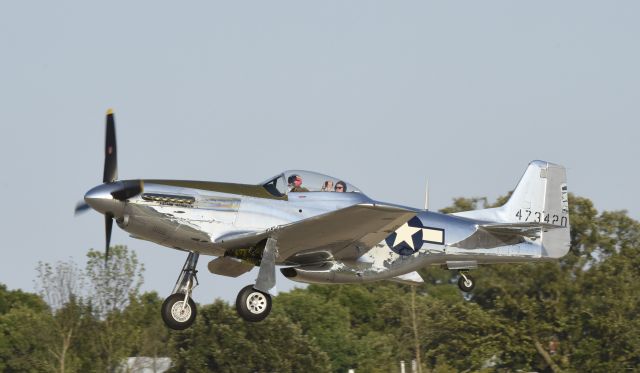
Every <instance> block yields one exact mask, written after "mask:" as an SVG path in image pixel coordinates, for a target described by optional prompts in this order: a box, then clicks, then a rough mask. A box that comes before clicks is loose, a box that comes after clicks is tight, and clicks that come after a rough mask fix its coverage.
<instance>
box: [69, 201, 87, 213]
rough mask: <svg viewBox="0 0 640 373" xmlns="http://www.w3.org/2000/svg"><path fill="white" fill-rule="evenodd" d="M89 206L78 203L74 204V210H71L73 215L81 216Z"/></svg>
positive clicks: (84, 203)
mask: <svg viewBox="0 0 640 373" xmlns="http://www.w3.org/2000/svg"><path fill="white" fill-rule="evenodd" d="M90 208H91V206H89V205H88V204H87V203H86V202H84V201H80V202H78V203H77V204H76V208H75V210H73V215H78V214H82V213H83V212H85V211H87V210H89V209H90Z"/></svg>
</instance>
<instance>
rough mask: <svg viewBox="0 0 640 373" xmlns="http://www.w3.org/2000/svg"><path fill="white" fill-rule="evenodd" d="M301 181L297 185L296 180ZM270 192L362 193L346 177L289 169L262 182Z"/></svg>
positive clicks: (283, 193) (276, 193) (278, 193)
mask: <svg viewBox="0 0 640 373" xmlns="http://www.w3.org/2000/svg"><path fill="white" fill-rule="evenodd" d="M296 180H298V181H299V183H300V184H299V185H298V186H297V187H296V183H295V181H296ZM260 185H262V186H264V187H265V189H267V191H269V193H271V194H273V195H275V196H282V195H285V194H288V193H290V192H292V193H295V192H303V193H305V192H327V193H329V192H331V193H337V192H346V193H362V192H361V191H360V189H358V188H356V187H355V186H354V185H353V184H350V183H348V182H346V181H345V180H344V179H340V178H337V177H333V176H329V175H324V174H321V173H318V172H313V171H305V170H288V171H285V172H283V173H281V174H279V175H276V176H273V177H271V178H269V179H267V180H266V181H264V182H262V183H260Z"/></svg>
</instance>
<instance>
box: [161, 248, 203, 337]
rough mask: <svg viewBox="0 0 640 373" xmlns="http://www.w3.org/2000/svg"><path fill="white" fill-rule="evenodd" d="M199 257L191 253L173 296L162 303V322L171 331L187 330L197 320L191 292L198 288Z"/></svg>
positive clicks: (183, 267)
mask: <svg viewBox="0 0 640 373" xmlns="http://www.w3.org/2000/svg"><path fill="white" fill-rule="evenodd" d="M199 256H200V255H199V254H197V253H189V256H187V260H186V261H185V262H184V266H182V271H181V272H180V276H178V280H177V281H176V285H175V286H174V288H173V291H172V294H171V295H170V296H168V297H167V299H165V301H164V303H162V309H161V312H162V320H164V323H165V324H166V325H167V326H168V327H169V328H171V329H174V330H183V329H186V328H188V327H190V326H191V324H193V322H194V321H195V319H196V313H197V310H196V304H195V302H194V301H193V299H191V292H192V291H193V289H194V288H195V287H196V286H198V277H197V276H196V274H197V273H198V271H197V270H196V265H197V264H198V257H199Z"/></svg>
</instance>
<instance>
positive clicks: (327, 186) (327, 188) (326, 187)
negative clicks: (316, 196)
mask: <svg viewBox="0 0 640 373" xmlns="http://www.w3.org/2000/svg"><path fill="white" fill-rule="evenodd" d="M321 190H322V191H323V192H333V181H332V180H327V181H325V182H324V184H322V189H321Z"/></svg>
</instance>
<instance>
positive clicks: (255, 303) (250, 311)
mask: <svg viewBox="0 0 640 373" xmlns="http://www.w3.org/2000/svg"><path fill="white" fill-rule="evenodd" d="M236 311H238V315H240V317H242V318H243V319H245V320H246V321H250V322H258V321H262V320H264V319H265V318H266V317H267V316H269V313H270V312H271V295H269V294H268V293H264V292H262V291H259V290H256V289H254V288H253V285H249V286H245V287H244V288H242V290H240V292H239V293H238V297H237V298H236Z"/></svg>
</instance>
